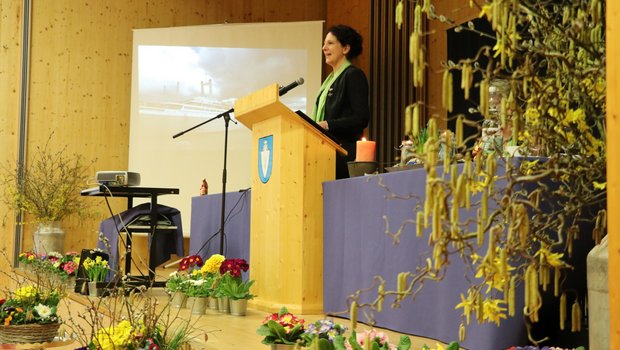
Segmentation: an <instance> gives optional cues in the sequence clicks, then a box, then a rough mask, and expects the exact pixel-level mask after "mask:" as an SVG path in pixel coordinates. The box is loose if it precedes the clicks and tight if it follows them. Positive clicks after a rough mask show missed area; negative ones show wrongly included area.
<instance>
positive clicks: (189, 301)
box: [185, 296, 196, 310]
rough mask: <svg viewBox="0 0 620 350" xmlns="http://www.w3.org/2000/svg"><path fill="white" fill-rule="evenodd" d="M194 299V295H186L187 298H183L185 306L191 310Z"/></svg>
mask: <svg viewBox="0 0 620 350" xmlns="http://www.w3.org/2000/svg"><path fill="white" fill-rule="evenodd" d="M195 301H196V297H190V296H188V297H187V299H186V300H185V307H186V308H188V309H190V310H191V309H192V306H194V302H195Z"/></svg>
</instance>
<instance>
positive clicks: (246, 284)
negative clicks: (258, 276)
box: [218, 273, 254, 300]
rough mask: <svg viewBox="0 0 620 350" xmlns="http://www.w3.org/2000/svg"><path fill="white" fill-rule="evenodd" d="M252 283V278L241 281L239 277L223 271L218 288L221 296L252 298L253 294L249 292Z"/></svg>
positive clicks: (233, 298) (236, 298) (235, 298)
mask: <svg viewBox="0 0 620 350" xmlns="http://www.w3.org/2000/svg"><path fill="white" fill-rule="evenodd" d="M253 284H254V280H247V281H243V280H242V279H241V277H233V276H232V275H231V274H230V273H225V274H224V275H222V277H221V278H220V280H219V285H218V290H219V294H220V295H221V296H223V297H228V298H230V299H232V300H239V299H248V300H249V299H253V298H254V295H252V293H250V288H252V285H253Z"/></svg>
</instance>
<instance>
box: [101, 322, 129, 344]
mask: <svg viewBox="0 0 620 350" xmlns="http://www.w3.org/2000/svg"><path fill="white" fill-rule="evenodd" d="M132 330H133V327H132V326H131V323H130V322H129V321H128V320H124V321H121V322H119V323H118V324H117V325H116V326H111V327H109V328H102V329H100V330H99V331H97V335H96V336H95V340H94V343H95V345H96V346H97V348H99V349H101V350H116V349H123V348H125V347H126V345H129V342H130V340H131V336H132V333H133V332H132Z"/></svg>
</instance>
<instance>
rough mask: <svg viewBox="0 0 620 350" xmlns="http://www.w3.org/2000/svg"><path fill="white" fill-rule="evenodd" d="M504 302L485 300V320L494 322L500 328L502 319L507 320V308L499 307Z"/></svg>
mask: <svg viewBox="0 0 620 350" xmlns="http://www.w3.org/2000/svg"><path fill="white" fill-rule="evenodd" d="M503 303H504V301H503V300H500V299H490V298H487V299H484V302H483V315H484V316H483V320H485V321H493V322H494V323H495V324H496V325H498V326H499V322H500V320H501V319H502V318H506V308H505V307H502V306H499V305H500V304H503Z"/></svg>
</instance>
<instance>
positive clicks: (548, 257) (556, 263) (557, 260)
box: [534, 245, 566, 267]
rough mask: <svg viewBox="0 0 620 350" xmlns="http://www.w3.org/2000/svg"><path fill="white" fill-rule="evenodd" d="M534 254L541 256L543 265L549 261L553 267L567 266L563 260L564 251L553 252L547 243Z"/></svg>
mask: <svg viewBox="0 0 620 350" xmlns="http://www.w3.org/2000/svg"><path fill="white" fill-rule="evenodd" d="M534 256H537V257H539V259H540V263H541V265H542V264H544V263H547V264H548V265H549V266H551V267H563V266H566V263H565V262H564V261H563V260H562V257H563V256H564V253H552V252H551V251H550V250H549V247H548V246H547V245H542V246H541V247H540V248H539V249H538V251H537V252H536V254H534Z"/></svg>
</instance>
